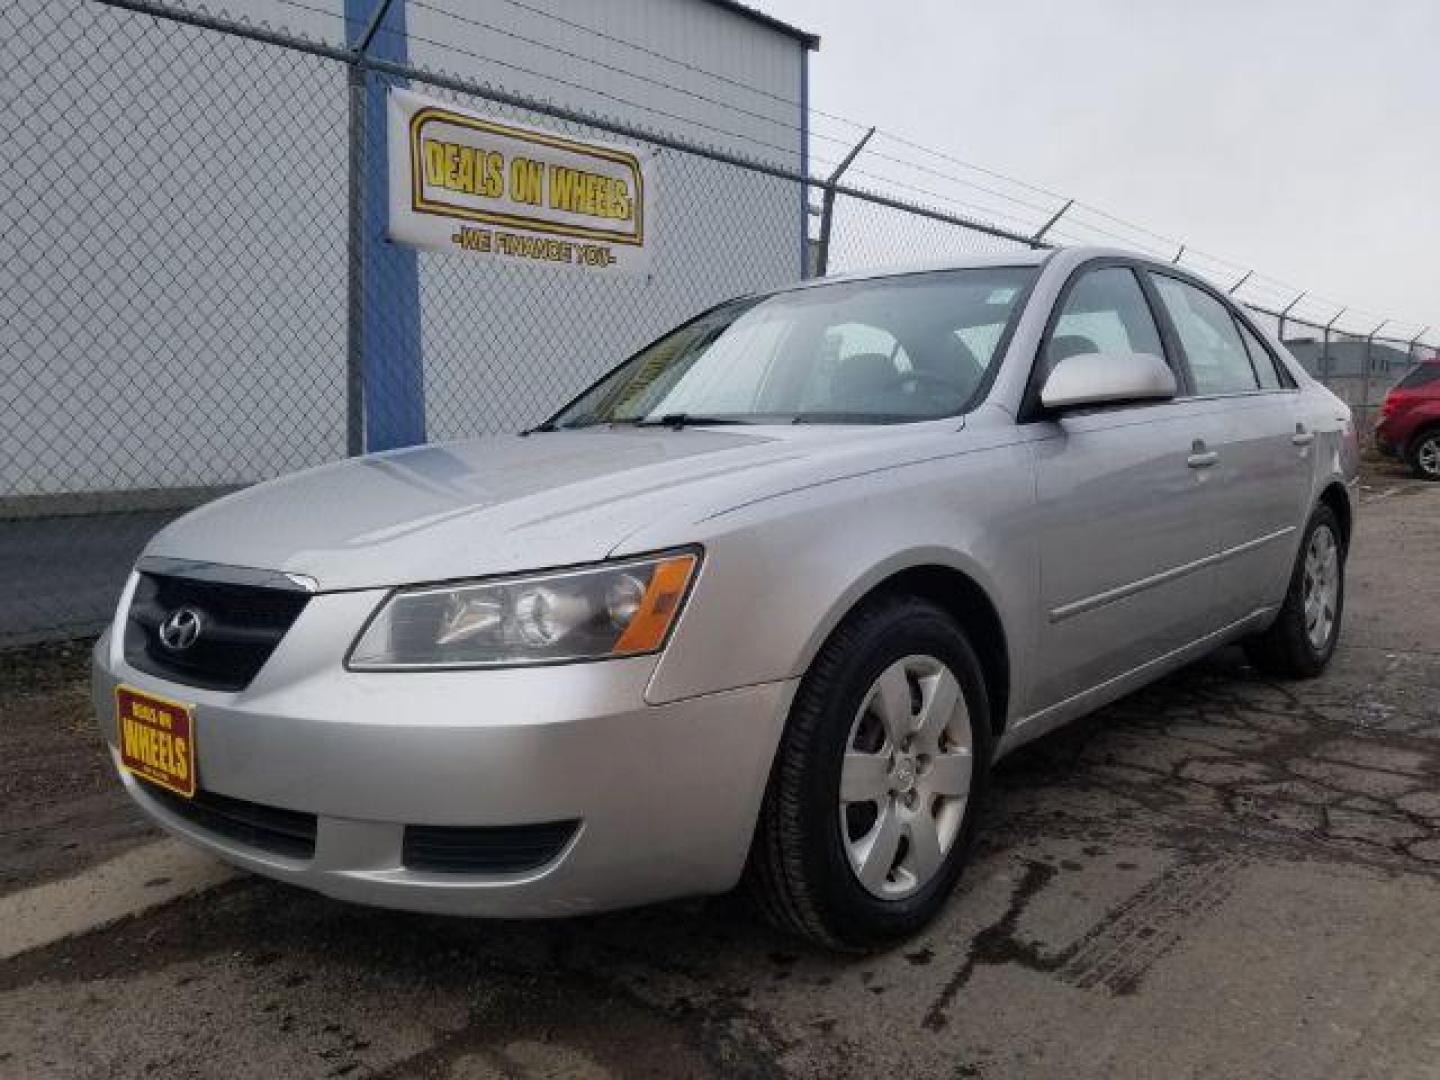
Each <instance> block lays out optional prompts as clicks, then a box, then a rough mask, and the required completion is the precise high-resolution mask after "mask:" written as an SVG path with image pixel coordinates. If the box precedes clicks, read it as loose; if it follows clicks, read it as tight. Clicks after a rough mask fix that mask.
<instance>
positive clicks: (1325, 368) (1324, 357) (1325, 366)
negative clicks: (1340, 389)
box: [1320, 307, 1350, 386]
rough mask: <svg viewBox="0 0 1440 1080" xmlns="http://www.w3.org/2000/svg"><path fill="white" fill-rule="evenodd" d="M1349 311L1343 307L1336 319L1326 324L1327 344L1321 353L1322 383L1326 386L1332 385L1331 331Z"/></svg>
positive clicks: (1336, 314)
mask: <svg viewBox="0 0 1440 1080" xmlns="http://www.w3.org/2000/svg"><path fill="white" fill-rule="evenodd" d="M1349 310H1350V309H1349V308H1343V307H1342V308H1341V309H1340V310H1339V311H1337V312H1336V313H1335V316H1334V318H1332V319H1331V320H1330V321H1329V322H1328V323H1326V324H1325V344H1324V345H1323V346H1322V351H1321V353H1320V381H1321V382H1322V383H1324V384H1325V385H1326V386H1329V385H1330V331H1331V330H1332V329H1333V328H1334V326H1335V324H1336V323H1337V322H1339V321H1340V316H1342V315H1344V314H1345V312H1347V311H1349Z"/></svg>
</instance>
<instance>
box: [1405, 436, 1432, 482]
mask: <svg viewBox="0 0 1440 1080" xmlns="http://www.w3.org/2000/svg"><path fill="white" fill-rule="evenodd" d="M1405 460H1406V461H1407V462H1409V463H1410V470H1411V471H1412V472H1413V473H1414V474H1415V475H1416V476H1418V477H1419V478H1420V479H1421V480H1429V481H1431V482H1432V483H1433V482H1436V481H1440V427H1437V428H1430V429H1429V430H1428V431H1422V432H1420V434H1419V435H1416V436H1415V438H1413V439H1411V440H1410V449H1409V451H1408V452H1407V453H1406V454H1405Z"/></svg>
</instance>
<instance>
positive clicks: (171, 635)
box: [160, 607, 204, 652]
mask: <svg viewBox="0 0 1440 1080" xmlns="http://www.w3.org/2000/svg"><path fill="white" fill-rule="evenodd" d="M202 625H204V624H203V620H202V618H201V615H200V612H198V611H196V610H195V609H194V608H190V607H182V608H176V609H175V610H174V611H172V612H171V613H170V614H169V615H167V616H165V621H164V622H162V623H161V624H160V644H162V645H164V646H165V647H166V648H167V649H169V650H170V651H172V652H183V651H184V650H185V649H188V648H190V646H191V645H194V644H195V642H196V641H198V640H199V638H200V628H201V626H202Z"/></svg>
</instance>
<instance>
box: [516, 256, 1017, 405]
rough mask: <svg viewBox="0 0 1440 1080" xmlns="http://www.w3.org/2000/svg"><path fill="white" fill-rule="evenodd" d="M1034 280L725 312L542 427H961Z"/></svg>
mask: <svg viewBox="0 0 1440 1080" xmlns="http://www.w3.org/2000/svg"><path fill="white" fill-rule="evenodd" d="M1034 275H1035V268H1034V267H987V268H984V269H970V270H945V271H937V272H932V273H920V274H906V275H898V276H892V277H880V278H872V279H866V280H860V281H848V282H836V283H833V284H827V285H819V286H815V287H812V288H806V289H796V290H792V291H790V292H783V293H777V294H775V295H773V296H769V297H764V298H761V299H758V300H757V299H753V298H750V299H743V300H736V301H733V302H731V303H728V304H723V305H721V306H720V307H718V308H715V309H713V310H711V311H708V312H706V313H705V314H703V315H701V316H700V317H699V318H697V319H694V320H692V321H691V322H689V323H686V324H685V325H684V326H682V327H680V328H679V329H678V330H675V331H673V332H672V333H670V334H668V335H666V336H665V337H663V338H661V339H660V340H659V341H657V342H655V343H654V344H652V345H650V346H649V347H647V348H645V349H643V350H642V351H641V352H639V353H637V354H636V355H635V356H633V357H631V358H630V359H629V360H627V361H626V362H625V363H623V364H621V365H620V366H619V367H618V368H616V369H615V370H614V371H612V372H610V373H609V374H608V375H606V376H605V377H604V378H603V379H601V380H600V381H599V382H598V383H596V384H595V385H594V386H592V387H591V388H590V389H589V390H587V391H586V392H585V393H583V394H582V395H580V397H579V398H577V399H576V400H575V401H574V402H572V403H571V404H570V405H569V406H567V407H566V408H565V409H563V410H562V411H561V412H560V413H558V414H557V415H556V416H555V417H554V418H552V419H551V420H550V421H548V422H547V423H546V424H544V425H542V428H543V429H547V430H551V429H555V428H577V427H589V426H592V425H595V424H647V423H649V424H669V423H674V424H679V423H898V422H903V421H910V420H928V419H936V418H939V417H944V416H954V415H957V414H959V413H962V412H964V411H966V410H967V409H969V408H971V407H972V406H973V403H974V402H975V400H976V399H977V398H978V396H979V392H980V391H981V389H982V388H983V387H984V386H985V385H986V374H987V372H988V371H989V369H990V366H991V364H993V363H996V362H997V361H998V357H997V356H996V352H997V349H998V346H999V344H1000V342H1001V340H1003V338H1004V336H1005V331H1006V329H1007V327H1008V326H1009V325H1010V323H1011V321H1012V320H1013V319H1014V318H1015V317H1016V315H1017V314H1018V312H1019V308H1020V300H1021V297H1022V296H1023V295H1024V294H1025V292H1026V288H1027V286H1028V285H1029V284H1030V281H1031V280H1032V278H1033V277H1034Z"/></svg>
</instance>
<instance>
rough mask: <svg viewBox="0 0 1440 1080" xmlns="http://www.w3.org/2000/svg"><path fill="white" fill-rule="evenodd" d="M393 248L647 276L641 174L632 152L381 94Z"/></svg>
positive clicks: (644, 178) (641, 162)
mask: <svg viewBox="0 0 1440 1080" xmlns="http://www.w3.org/2000/svg"><path fill="white" fill-rule="evenodd" d="M389 114H390V115H389V123H390V128H389V131H390V134H389V158H390V228H389V235H390V238H391V239H392V240H396V241H399V242H400V243H405V244H413V245H415V246H416V247H422V248H429V249H432V250H439V251H466V252H474V253H476V254H479V255H484V256H488V257H491V258H496V259H501V260H505V261H518V262H526V263H532V264H533V263H540V264H545V265H551V266H556V265H558V266H573V267H579V268H581V269H584V270H588V271H591V272H611V273H613V272H615V271H632V272H642V273H643V272H645V271H647V270H648V269H649V260H650V245H651V243H652V242H653V241H652V238H651V236H650V234H649V232H648V230H647V228H646V226H647V223H648V222H647V217H648V215H647V211H648V210H649V209H650V203H649V200H650V199H651V198H652V192H651V181H652V179H653V177H652V176H650V175H648V173H649V162H648V160H647V159H646V158H645V157H643V156H642V155H640V154H637V153H635V152H634V151H632V150H629V149H626V148H623V147H618V146H610V145H607V144H604V143H592V142H578V141H576V140H575V139H571V138H566V137H564V136H561V135H556V134H554V133H552V132H548V131H541V130H538V129H535V128H529V127H517V126H515V125H513V124H501V123H497V122H496V121H495V120H492V119H490V118H489V117H485V116H481V115H478V114H476V113H473V112H468V111H466V110H464V109H457V108H455V107H454V106H452V105H449V104H446V103H445V102H441V101H436V100H435V99H433V98H427V97H423V96H421V95H419V94H414V93H411V92H410V91H408V90H396V89H392V90H391V91H390V106H389Z"/></svg>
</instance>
